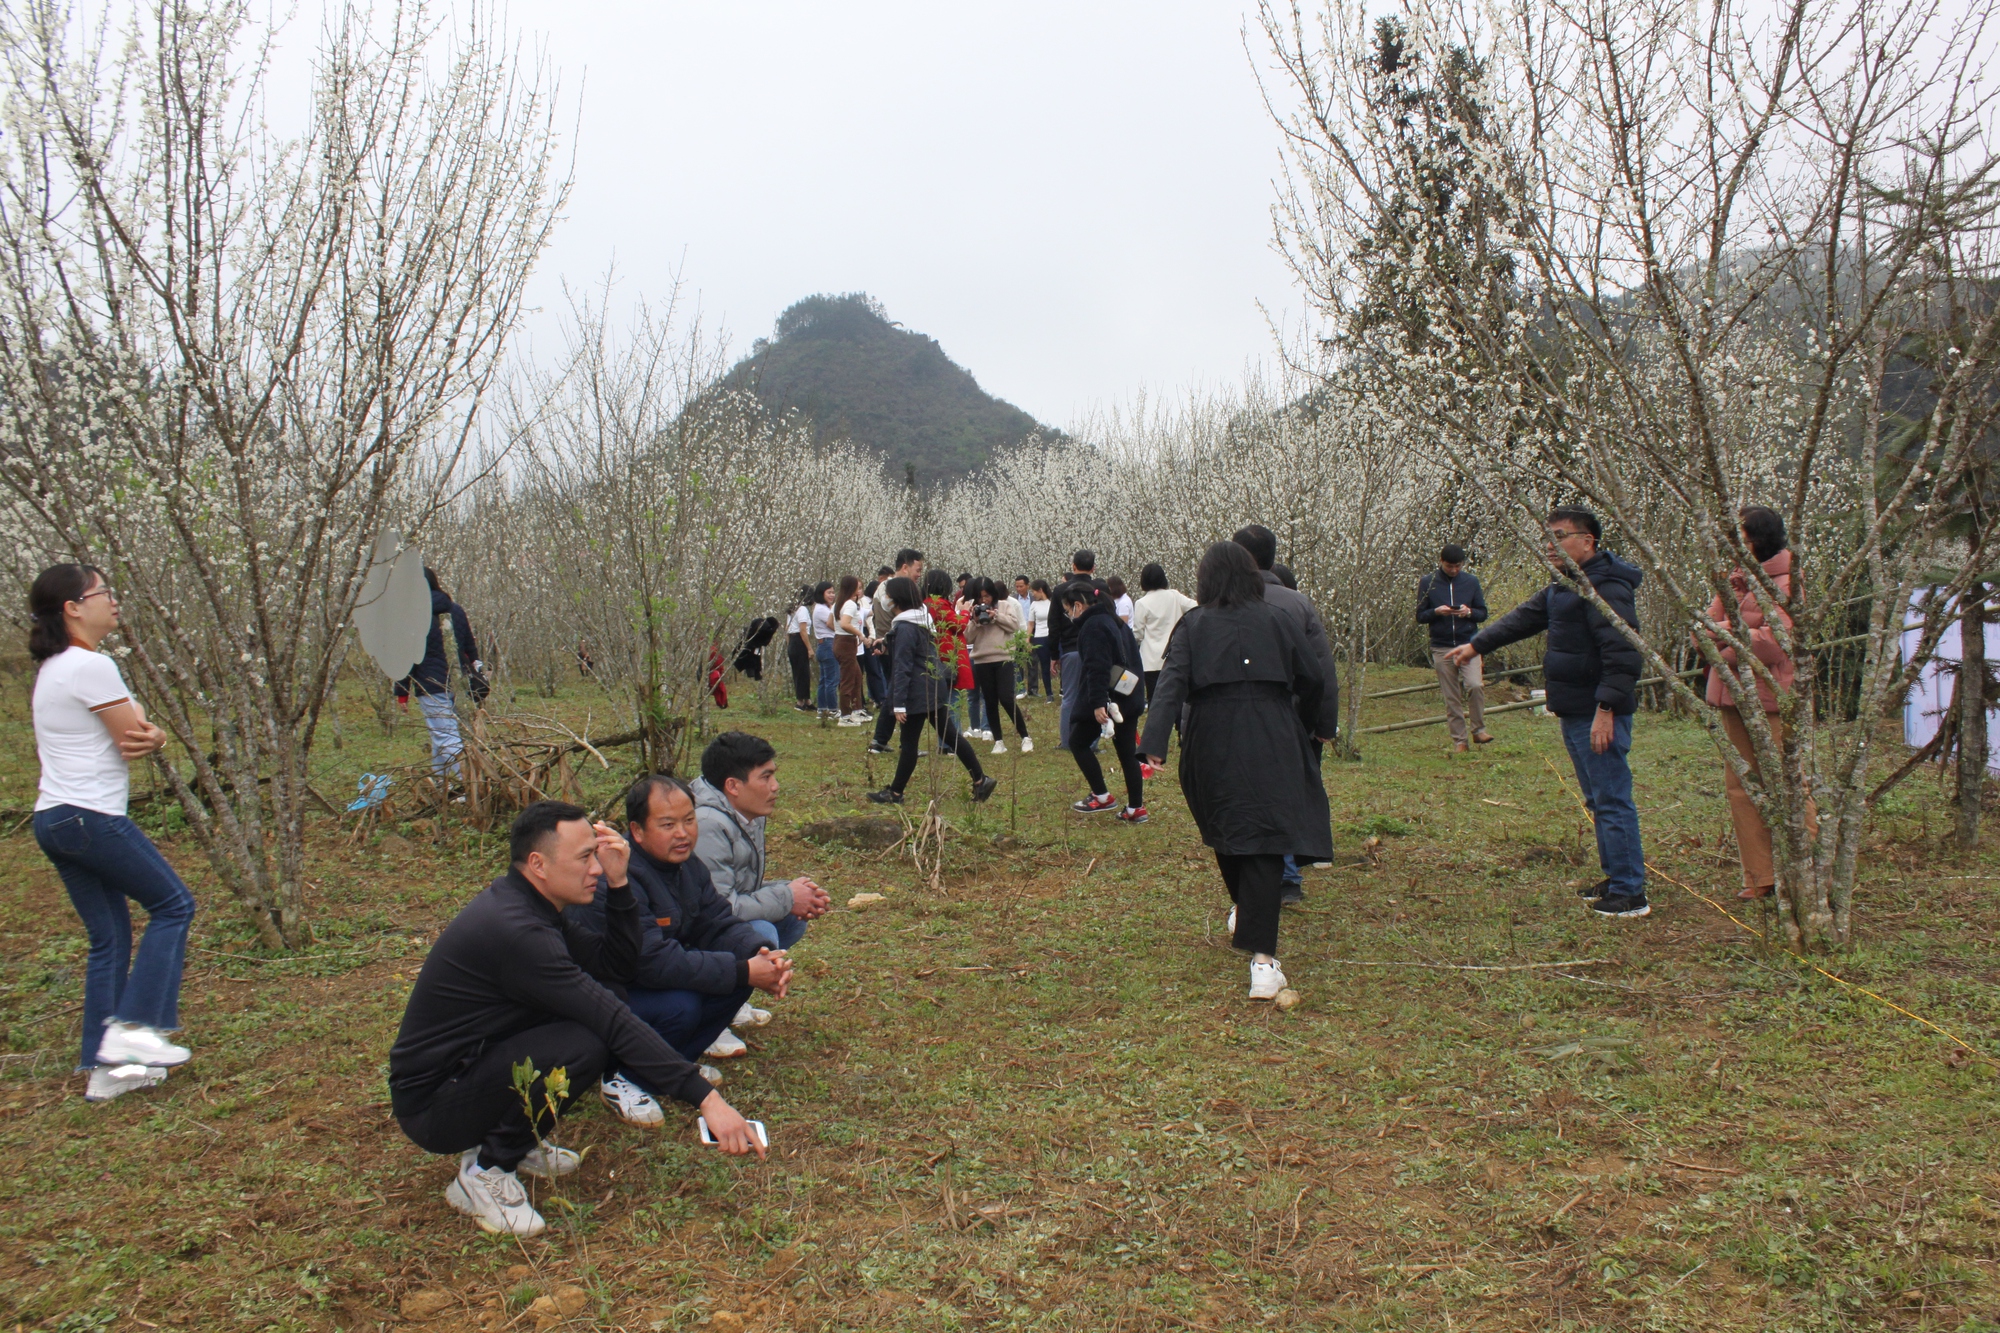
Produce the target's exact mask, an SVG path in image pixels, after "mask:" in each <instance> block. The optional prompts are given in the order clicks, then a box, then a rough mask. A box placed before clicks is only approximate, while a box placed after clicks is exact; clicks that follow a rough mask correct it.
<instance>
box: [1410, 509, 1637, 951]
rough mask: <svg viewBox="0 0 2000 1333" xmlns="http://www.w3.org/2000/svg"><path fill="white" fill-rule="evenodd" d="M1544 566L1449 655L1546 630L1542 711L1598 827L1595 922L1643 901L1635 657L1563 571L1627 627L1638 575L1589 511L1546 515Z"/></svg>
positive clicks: (1626, 913)
mask: <svg viewBox="0 0 2000 1333" xmlns="http://www.w3.org/2000/svg"><path fill="white" fill-rule="evenodd" d="M1548 526H1549V537H1550V542H1549V564H1550V565H1551V566H1552V567H1553V568H1554V569H1555V571H1556V575H1557V577H1556V578H1555V580H1554V581H1553V582H1551V583H1550V584H1549V585H1548V586H1547V587H1545V588H1543V589H1542V590H1541V591H1540V592H1537V593H1536V594H1535V595H1534V596H1532V597H1530V598H1529V599H1528V600H1527V601H1525V602H1523V603H1521V604H1520V605H1519V606H1517V607H1515V608H1514V609H1513V610H1512V611H1509V612H1508V613H1507V614H1506V615H1504V616H1502V617H1500V619H1498V620H1496V621H1494V622H1493V623H1492V624H1491V625H1488V626H1487V627H1486V628H1485V629H1483V630H1481V631H1480V632H1479V633H1478V634H1477V635H1475V636H1474V637H1473V640H1472V642H1471V643H1468V644H1464V645H1461V646H1460V647H1458V648H1454V649H1453V650H1452V651H1451V653H1450V654H1449V657H1450V660H1451V661H1452V662H1454V663H1456V664H1463V663H1466V662H1469V661H1471V660H1472V659H1473V658H1474V657H1480V656H1484V655H1485V654H1487V653H1490V652H1492V651H1493V650H1494V649H1495V648H1503V647H1505V646H1506V645H1508V644H1510V643H1514V642H1517V641H1519V640H1521V639H1526V638H1530V637H1532V636H1533V635H1536V634H1540V633H1542V632H1543V631H1545V630H1546V631H1547V632H1548V636H1549V638H1548V646H1547V647H1546V648H1545V649H1544V651H1543V654H1542V676H1543V679H1544V680H1545V681H1546V682H1547V686H1548V703H1549V711H1550V712H1551V713H1554V714H1555V715H1556V717H1557V718H1558V719H1560V720H1561V723H1562V733H1563V746H1564V748H1566V749H1567V750H1568V751H1569V758H1570V763H1571V764H1572V765H1573V766H1574V767H1575V769H1576V780H1577V784H1578V785H1579V786H1580V787H1582V788H1583V803H1584V805H1586V806H1587V807H1589V809H1590V813H1591V817H1592V819H1594V820H1595V821H1596V824H1597V863H1598V865H1599V866H1600V867H1601V868H1602V869H1603V871H1604V879H1603V881H1602V882H1601V883H1598V884H1596V885H1593V886H1592V887H1591V888H1589V889H1586V890H1583V894H1584V896H1585V897H1587V898H1593V899H1595V902H1594V903H1593V904H1592V906H1593V910H1595V911H1596V912H1597V914H1598V915H1600V916H1618V917H1637V916H1645V915H1646V914H1647V913H1648V912H1650V911H1651V910H1652V908H1651V907H1649V906H1648V905H1647V903H1646V856H1645V852H1644V850H1643V849H1642V847H1641V846H1640V842H1639V809H1638V807H1637V806H1636V805H1634V804H1633V802H1632V766H1631V764H1630V763H1629V762H1628V761H1627V756H1628V755H1629V754H1630V753H1631V750H1632V712H1633V710H1634V709H1635V708H1636V707H1637V706H1638V695H1637V691H1636V688H1635V687H1636V686H1637V684H1638V680H1639V668H1640V665H1641V661H1642V659H1641V658H1640V656H1639V650H1638V649H1637V648H1635V647H1633V646H1632V644H1631V642H1630V640H1628V639H1626V637H1625V636H1624V634H1623V633H1621V632H1620V631H1619V629H1618V627H1617V626H1616V625H1613V624H1612V623H1611V622H1610V621H1609V620H1607V619H1606V618H1605V616H1604V614H1603V612H1601V611H1599V610H1598V609H1597V608H1596V607H1595V606H1594V605H1592V604H1591V602H1590V601H1589V599H1588V598H1587V597H1586V596H1585V595H1584V593H1583V591H1582V590H1581V589H1580V588H1579V587H1578V586H1577V583H1576V582H1575V576H1574V575H1572V574H1571V573H1570V572H1569V565H1568V564H1567V563H1565V561H1564V560H1563V556H1565V555H1566V556H1568V557H1569V560H1570V561H1573V562H1575V564H1576V566H1577V567H1578V568H1579V569H1580V570H1581V571H1582V572H1583V577H1584V578H1585V579H1587V580H1589V585H1590V587H1592V588H1594V589H1595V590H1596V592H1597V595H1598V596H1599V597H1600V598H1602V599H1603V600H1604V601H1605V602H1606V603H1607V604H1608V605H1609V606H1610V607H1611V609H1612V610H1613V611H1615V612H1617V613H1618V616H1619V618H1620V619H1622V620H1623V621H1624V622H1625V623H1626V624H1628V625H1630V626H1632V627H1633V628H1634V629H1637V628H1638V627H1639V613H1638V610H1637V608H1636V606H1635V605H1634V596H1635V595H1636V593H1637V592H1638V589H1639V582H1640V580H1641V579H1642V578H1644V577H1645V576H1644V575H1643V574H1642V573H1641V572H1640V571H1639V570H1637V569H1635V568H1633V567H1632V566H1631V565H1628V564H1626V563H1625V562H1624V561H1623V560H1620V559H1619V558H1618V557H1617V556H1615V555H1612V554H1611V553H1610V552H1608V551H1601V550H1599V549H1598V539H1599V538H1600V537H1601V536H1602V535H1603V526H1602V525H1601V524H1600V523H1599V522H1598V520H1597V515H1595V514H1593V513H1591V512H1590V511H1589V510H1588V509H1575V508H1563V509H1556V510H1553V511H1552V512H1551V513H1550V514H1549V517H1548Z"/></svg>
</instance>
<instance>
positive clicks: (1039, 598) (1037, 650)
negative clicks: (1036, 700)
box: [1028, 579, 1056, 699]
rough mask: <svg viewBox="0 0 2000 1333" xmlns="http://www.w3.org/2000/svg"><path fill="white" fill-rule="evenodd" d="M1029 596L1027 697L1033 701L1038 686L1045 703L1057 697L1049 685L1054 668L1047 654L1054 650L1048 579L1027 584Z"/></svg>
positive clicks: (1052, 687)
mask: <svg viewBox="0 0 2000 1333" xmlns="http://www.w3.org/2000/svg"><path fill="white" fill-rule="evenodd" d="M1028 596H1029V597H1032V598H1033V599H1034V601H1033V602H1032V603H1031V606H1032V610H1031V612H1030V614H1029V616H1028V649H1029V653H1030V656H1029V659H1028V697H1029V698H1031V699H1032V698H1033V697H1034V696H1035V693H1036V691H1035V686H1036V685H1037V684H1039V685H1040V686H1041V695H1042V697H1043V698H1045V699H1054V698H1055V697H1056V690H1055V686H1054V685H1052V684H1050V683H1049V682H1050V680H1051V678H1052V673H1053V669H1054V664H1055V659H1054V658H1053V657H1051V656H1050V654H1049V649H1050V648H1051V647H1052V646H1053V645H1052V644H1051V642H1050V639H1049V607H1050V605H1051V603H1050V602H1049V581H1048V580H1047V579H1036V580H1035V581H1034V582H1032V583H1030V584H1029V585H1028Z"/></svg>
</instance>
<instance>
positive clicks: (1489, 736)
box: [1472, 731, 1493, 745]
mask: <svg viewBox="0 0 2000 1333" xmlns="http://www.w3.org/2000/svg"><path fill="white" fill-rule="evenodd" d="M1472 739H1473V743H1474V744H1477V745H1491V744H1493V733H1492V732H1490V731H1475V732H1473V733H1472Z"/></svg>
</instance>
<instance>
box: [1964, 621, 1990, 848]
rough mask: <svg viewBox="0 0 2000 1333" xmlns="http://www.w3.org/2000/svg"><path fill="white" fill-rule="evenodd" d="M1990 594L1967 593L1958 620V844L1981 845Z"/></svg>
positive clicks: (1984, 787)
mask: <svg viewBox="0 0 2000 1333" xmlns="http://www.w3.org/2000/svg"><path fill="white" fill-rule="evenodd" d="M1986 595H1987V589H1986V585H1985V584H1984V583H1974V584H1973V585H1972V586H1971V587H1970V588H1968V589H1967V590H1966V594H1965V604H1964V609H1963V610H1962V611H1961V612H1960V613H1959V618H1958V643H1959V653H1958V708H1959V716H1958V841H1959V845H1960V846H1962V847H1965V848H1966V849H1968V850H1970V849H1972V848H1975V847H1977V846H1978V845H1979V805H1980V801H1981V799H1982V798H1983V797H1984V795H1985V791H1986V757H1987V755H1986Z"/></svg>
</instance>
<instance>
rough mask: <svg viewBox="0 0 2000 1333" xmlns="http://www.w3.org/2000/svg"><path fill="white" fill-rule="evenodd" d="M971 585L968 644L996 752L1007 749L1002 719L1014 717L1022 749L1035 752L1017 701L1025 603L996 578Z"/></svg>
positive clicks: (1003, 751) (974, 678)
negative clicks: (1017, 644)
mask: <svg viewBox="0 0 2000 1333" xmlns="http://www.w3.org/2000/svg"><path fill="white" fill-rule="evenodd" d="M971 587H972V598H971V603H972V604H971V615H972V618H971V622H970V624H968V625H967V626H966V634H965V646H966V650H967V651H968V652H970V653H971V654H972V684H973V687H974V688H975V689H977V690H978V691H979V694H980V697H981V698H982V699H984V700H985V703H986V718H987V721H988V722H989V723H990V724H991V725H992V728H993V753H995V754H1005V753H1007V739H1006V737H1005V736H1003V735H1002V734H1001V732H1000V720H1001V719H1002V718H1011V719H1012V720H1013V723H1014V729H1015V730H1016V731H1018V732H1020V733H1021V753H1022V754H1032V753H1033V752H1034V749H1035V742H1034V741H1033V740H1031V739H1029V737H1028V719H1027V718H1026V717H1025V716H1023V714H1022V712H1021V706H1020V705H1019V704H1018V703H1016V702H1015V701H1014V699H1015V696H1014V636H1015V635H1016V634H1018V633H1020V631H1021V604H1020V603H1019V602H1017V601H1015V600H1014V599H1013V598H1012V597H1011V596H1009V595H1008V593H1007V590H1006V589H1005V588H1003V587H1001V586H1000V585H999V584H998V583H996V582H995V581H993V580H992V579H974V580H973V581H972V584H971Z"/></svg>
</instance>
